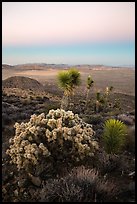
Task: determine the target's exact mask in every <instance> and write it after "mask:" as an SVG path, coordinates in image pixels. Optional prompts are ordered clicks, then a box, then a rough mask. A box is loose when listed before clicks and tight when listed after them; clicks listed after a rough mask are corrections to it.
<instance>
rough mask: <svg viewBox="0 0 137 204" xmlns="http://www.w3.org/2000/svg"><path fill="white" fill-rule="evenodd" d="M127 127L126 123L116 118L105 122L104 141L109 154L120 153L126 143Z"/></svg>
mask: <svg viewBox="0 0 137 204" xmlns="http://www.w3.org/2000/svg"><path fill="white" fill-rule="evenodd" d="M126 132H127V128H126V125H125V124H124V123H123V122H122V121H120V120H116V119H108V120H106V122H105V124H104V130H103V142H104V148H105V151H106V152H107V153H108V154H116V153H119V151H120V150H121V148H122V146H123V145H124V144H125V137H126Z"/></svg>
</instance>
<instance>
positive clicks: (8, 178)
mask: <svg viewBox="0 0 137 204" xmlns="http://www.w3.org/2000/svg"><path fill="white" fill-rule="evenodd" d="M38 85H39V84H38ZM10 88H11V87H10ZM10 88H9V91H8V89H3V93H2V102H3V104H2V106H3V107H2V114H3V115H2V199H3V202H39V201H40V193H41V190H42V188H43V185H44V184H45V183H46V181H47V180H48V179H53V178H56V177H58V176H59V177H62V176H64V175H66V174H67V172H68V170H71V169H72V168H73V167H75V165H76V164H72V165H70V166H69V165H66V166H65V165H64V164H60V166H58V167H56V168H54V172H53V168H51V172H50V171H49V172H48V173H47V175H46V176H45V177H44V176H43V177H42V179H43V180H42V185H41V186H39V187H38V186H35V185H34V184H33V183H32V182H31V181H30V179H29V178H27V177H25V176H24V174H23V173H22V172H18V171H17V168H16V166H15V165H12V164H10V163H9V161H10V158H9V157H8V156H7V155H6V153H5V152H6V149H7V148H8V147H9V142H8V141H9V139H10V138H11V137H13V136H14V134H15V132H14V131H15V129H14V127H13V125H14V123H15V122H22V121H24V122H25V121H29V119H30V116H31V115H32V114H34V113H36V114H40V113H42V112H44V113H45V114H47V113H48V111H49V110H50V109H52V108H53V109H57V108H59V107H60V102H61V97H62V91H60V90H59V89H57V88H56V87H55V86H45V91H46V92H45V95H44V94H43V93H42V94H40V92H39V93H38V92H34V91H33V90H31V92H29V91H28V92H25V95H24V97H21V96H20V94H19V92H20V91H18V92H17V91H16V92H15V93H14V94H13V93H11V89H10ZM17 88H19V87H18V84H17ZM20 88H21V87H20ZM13 90H14V89H13ZM17 93H18V94H17ZM48 94H49V95H48ZM84 94H85V93H84V92H83V95H82V93H81V92H78V93H76V95H75V96H74V97H73V98H72V106H71V109H72V111H73V112H74V113H78V114H79V116H80V117H82V118H83V120H85V121H86V122H88V123H91V124H93V129H94V130H95V131H96V138H97V140H98V141H99V143H100V145H101V150H100V152H101V154H100V155H102V154H103V150H102V148H103V146H102V143H101V134H102V124H103V123H104V121H105V120H106V119H108V118H117V117H118V116H119V115H120V114H126V116H127V117H128V118H130V119H132V122H131V124H130V125H128V127H129V128H130V127H132V126H134V124H135V97H134V96H131V95H127V94H122V93H117V92H114V93H112V95H111V96H110V99H109V100H110V103H113V104H114V101H115V100H117V101H118V105H117V107H115V108H114V107H113V108H109V109H107V110H106V111H100V112H99V113H95V110H94V99H95V94H91V95H90V97H89V103H88V105H87V106H86V108H85V95H84ZM40 95H41V96H40ZM30 96H31V97H30ZM57 96H58V97H57ZM132 150H133V149H132V146H131V147H128V150H127V149H126V147H125V148H124V149H123V152H121V154H120V155H118V156H117V158H114V160H112V161H109V162H108V160H106V157H104V160H103V159H102V157H101V156H99V155H97V159H96V158H95V161H94V160H93V161H89V160H88V159H87V160H86V161H83V162H81V163H79V164H77V165H79V166H80V165H85V166H86V167H87V168H93V167H94V168H96V169H98V171H99V174H100V175H102V176H103V177H104V176H105V177H106V178H107V179H108V180H109V181H111V182H113V183H115V185H116V186H117V188H118V190H119V192H118V193H117V196H116V197H115V200H116V202H135V176H134V173H133V172H134V171H135V152H134V151H132ZM132 173H133V174H132Z"/></svg>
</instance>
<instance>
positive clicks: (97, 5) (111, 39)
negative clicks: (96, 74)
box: [2, 2, 135, 66]
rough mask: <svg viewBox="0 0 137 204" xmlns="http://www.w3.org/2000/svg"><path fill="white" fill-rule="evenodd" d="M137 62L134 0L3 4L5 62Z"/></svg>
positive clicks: (128, 63)
mask: <svg viewBox="0 0 137 204" xmlns="http://www.w3.org/2000/svg"><path fill="white" fill-rule="evenodd" d="M34 62H36V63H66V64H104V65H113V66H117V65H121V66H122V65H134V64H135V2H63V3H62V2H2V63H7V64H22V63H34Z"/></svg>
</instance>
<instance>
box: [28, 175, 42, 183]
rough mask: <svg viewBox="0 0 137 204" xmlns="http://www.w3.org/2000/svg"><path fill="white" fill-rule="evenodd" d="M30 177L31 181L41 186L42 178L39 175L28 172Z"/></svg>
mask: <svg viewBox="0 0 137 204" xmlns="http://www.w3.org/2000/svg"><path fill="white" fill-rule="evenodd" d="M28 175H29V177H30V180H31V182H32V183H33V184H34V185H35V186H40V185H41V179H40V178H39V177H36V176H33V175H32V174H30V173H29V174H28Z"/></svg>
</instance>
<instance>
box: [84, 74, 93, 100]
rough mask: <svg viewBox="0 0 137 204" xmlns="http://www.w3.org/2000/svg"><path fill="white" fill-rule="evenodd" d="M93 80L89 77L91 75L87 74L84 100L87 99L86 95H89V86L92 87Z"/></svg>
mask: <svg viewBox="0 0 137 204" xmlns="http://www.w3.org/2000/svg"><path fill="white" fill-rule="evenodd" d="M93 84H94V81H93V79H92V77H91V75H89V76H88V78H87V94H86V101H87V100H88V96H89V91H90V89H91V87H93Z"/></svg>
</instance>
